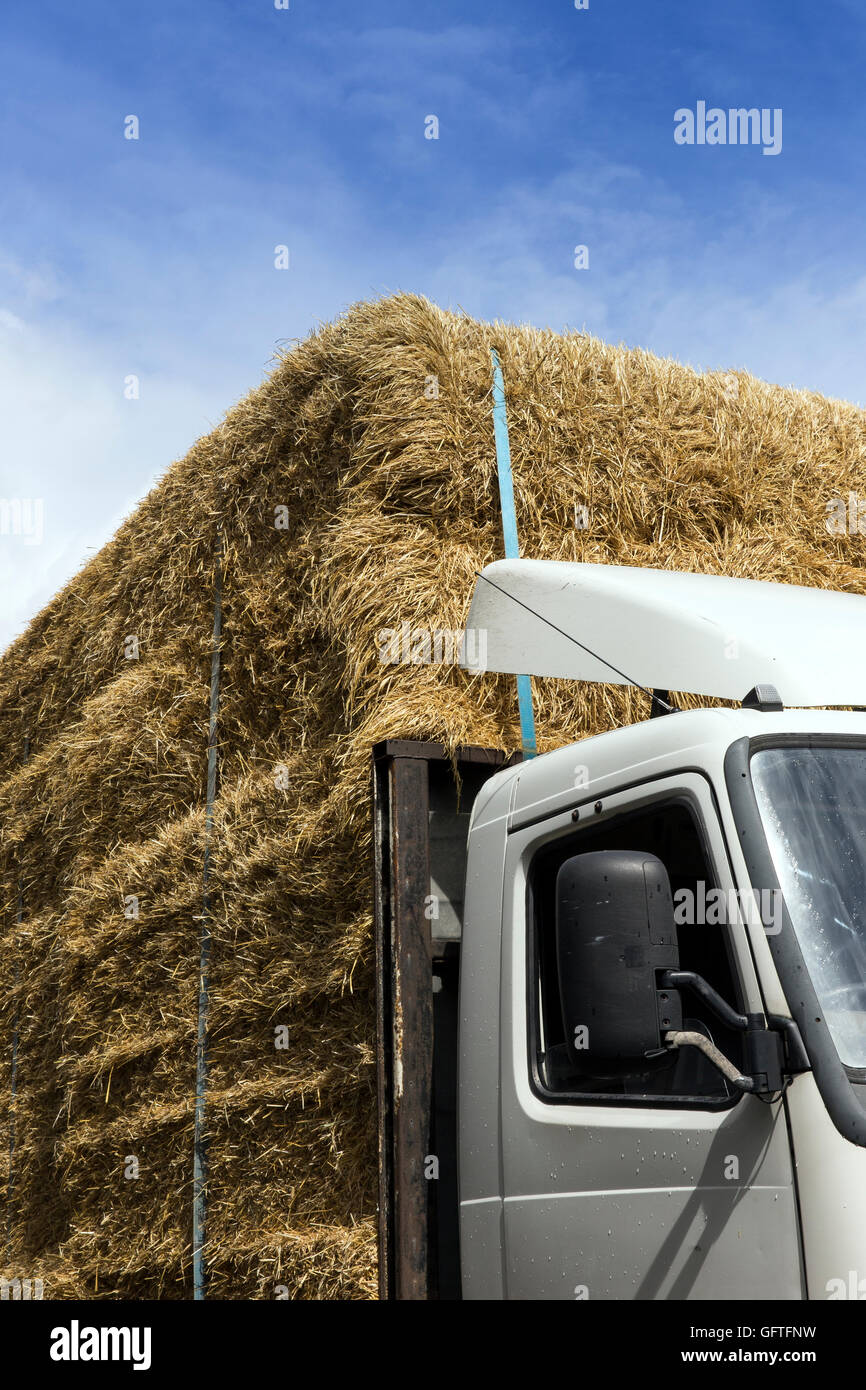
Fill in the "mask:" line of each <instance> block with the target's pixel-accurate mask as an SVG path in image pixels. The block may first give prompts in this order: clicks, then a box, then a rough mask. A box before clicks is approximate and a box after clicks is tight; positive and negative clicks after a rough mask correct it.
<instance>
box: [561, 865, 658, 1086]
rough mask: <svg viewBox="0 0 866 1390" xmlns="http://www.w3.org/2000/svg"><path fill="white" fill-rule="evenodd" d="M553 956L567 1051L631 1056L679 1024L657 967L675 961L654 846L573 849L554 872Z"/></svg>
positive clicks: (575, 1056)
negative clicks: (644, 849) (649, 849)
mask: <svg viewBox="0 0 866 1390" xmlns="http://www.w3.org/2000/svg"><path fill="white" fill-rule="evenodd" d="M556 955H557V964H558V970H559V996H560V1003H561V1005H562V1018H563V1023H564V1026H565V1041H566V1046H567V1049H568V1056H569V1060H570V1061H571V1062H572V1064H574V1065H576V1066H579V1065H580V1062H581V1060H582V1057H585V1055H586V1053H587V1052H590V1053H591V1054H592V1055H593V1056H594V1057H606V1058H615V1059H636V1058H640V1057H644V1056H645V1055H646V1054H647V1053H648V1052H652V1051H654V1050H656V1049H658V1048H662V1047H664V1036H665V1034H666V1033H667V1032H668V1031H669V1030H672V1029H673V1030H675V1029H679V1028H681V1027H682V1007H681V1004H680V999H679V994H678V992H677V991H676V990H665V989H662V990H660V989H659V988H658V984H657V972H658V971H660V970H678V969H679V948H678V945H677V937H676V927H675V925H674V907H673V897H672V894H671V885H670V879H669V877H668V872H667V869H666V868H665V866H664V864H663V863H662V862H661V860H660V859H657V858H656V856H655V855H653V854H641V853H638V852H635V851H632V850H596V851H593V852H592V853H589V854H578V855H575V856H574V857H573V858H572V859H567V860H566V861H565V863H564V864H562V865H561V866H560V869H559V872H558V873H557V876H556Z"/></svg>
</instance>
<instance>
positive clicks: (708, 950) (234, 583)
mask: <svg viewBox="0 0 866 1390" xmlns="http://www.w3.org/2000/svg"><path fill="white" fill-rule="evenodd" d="M864 493H866V415H864V412H863V411H861V410H860V409H858V408H857V407H855V406H853V405H848V404H845V403H843V402H839V401H832V400H827V399H825V398H823V397H821V396H817V395H814V394H811V393H808V392H802V391H794V390H788V389H783V388H780V387H775V386H769V385H767V384H765V383H763V382H761V381H758V380H756V379H755V378H754V377H751V376H749V375H748V374H747V373H745V372H736V373H726V374H721V373H713V372H709V373H700V372H696V371H693V370H691V369H690V368H688V367H685V366H683V365H681V364H679V363H677V362H673V361H669V360H664V359H661V358H657V357H654V356H653V355H652V354H650V353H647V352H643V351H638V350H631V349H625V348H617V347H610V346H608V345H606V344H604V343H601V342H599V341H598V340H597V339H594V338H592V337H590V336H588V335H585V334H582V333H566V334H561V335H560V334H556V333H552V332H550V331H547V330H537V329H533V328H530V327H516V326H513V325H507V324H501V323H498V324H493V323H483V322H479V321H476V320H474V319H472V318H470V317H468V316H466V315H462V314H452V313H448V312H445V311H443V310H441V309H439V308H437V307H436V306H435V305H433V304H431V303H429V302H428V301H426V300H424V299H421V298H418V297H415V296H411V295H398V296H395V297H392V298H388V299H384V300H382V301H379V302H376V303H368V304H359V305H356V306H355V307H353V308H352V309H350V310H349V311H347V313H346V314H345V315H344V316H343V317H341V318H340V319H339V320H338V321H337V322H335V323H332V324H328V325H326V326H324V327H322V328H321V329H320V330H319V331H317V332H316V333H315V334H313V335H312V336H311V337H310V338H309V339H307V340H306V341H304V342H301V343H299V344H298V345H297V346H296V347H294V348H292V350H291V351H287V352H286V353H284V354H283V355H282V356H281V357H280V359H279V360H278V362H277V363H276V365H275V367H274V370H273V372H272V373H271V375H270V376H269V377H268V378H267V379H266V380H265V381H264V382H263V384H262V385H260V386H259V387H257V388H256V389H255V390H254V391H253V392H251V394H250V395H249V396H248V397H247V398H246V399H245V400H242V401H241V402H240V403H239V404H238V405H237V406H236V407H235V408H234V409H232V410H231V411H230V412H229V413H228V414H227V416H226V418H225V419H224V420H223V421H222V422H221V423H220V424H219V425H218V426H217V427H216V428H215V429H214V430H212V431H211V433H210V434H208V435H207V436H206V437H204V438H203V439H201V440H199V441H198V443H197V444H196V445H195V446H194V447H193V448H192V449H191V450H190V452H189V453H188V454H187V456H186V457H184V458H182V459H180V460H178V461H177V462H176V463H174V464H173V465H172V466H171V468H170V469H169V470H168V472H167V473H166V475H165V476H164V477H163V478H162V479H161V480H160V481H159V482H158V484H157V485H156V486H155V487H154V489H153V490H152V491H151V492H150V493H149V494H148V496H147V497H145V498H144V500H143V501H142V502H141V504H140V505H139V506H138V507H137V508H136V510H135V511H134V512H133V514H132V515H131V516H130V517H129V518H128V519H127V520H126V521H125V522H124V523H123V525H122V526H121V528H120V529H119V531H118V533H117V535H116V536H115V537H114V538H113V539H112V540H111V541H109V543H108V544H107V545H106V546H104V547H103V549H102V550H101V551H100V552H99V553H98V554H97V555H95V556H94V557H93V558H91V559H90V560H89V561H88V562H87V563H86V564H85V565H84V566H83V567H82V569H81V571H80V572H79V573H78V574H76V575H75V576H74V577H73V578H72V579H71V580H70V582H69V583H68V584H67V585H66V586H65V588H64V589H63V590H62V591H61V592H60V593H58V595H57V596H56V597H55V598H54V599H53V600H52V601H51V603H49V604H48V606H47V607H46V608H45V609H44V610H43V611H42V612H41V613H39V614H38V615H37V616H36V617H35V618H34V620H33V621H32V623H31V624H30V626H29V627H28V628H27V630H26V631H25V632H24V633H22V635H21V636H20V637H19V638H18V639H17V640H16V641H15V642H14V643H13V644H12V645H11V646H10V648H9V649H8V650H7V651H6V652H5V653H4V654H3V656H2V659H0V931H2V943H0V1122H2V1126H3V1133H2V1136H0V1185H2V1187H3V1189H4V1192H5V1200H6V1206H5V1224H4V1227H3V1248H2V1254H0V1278H3V1279H4V1280H6V1281H7V1283H8V1285H9V1286H10V1287H19V1286H20V1287H21V1288H22V1289H24V1288H29V1289H31V1290H32V1289H33V1288H37V1287H38V1288H39V1289H40V1290H43V1291H44V1297H45V1298H51V1299H85V1300H91V1299H105V1300H115V1299H194V1298H197V1299H204V1298H208V1299H214V1300H216V1299H236V1300H246V1299H322V1298H337V1299H346V1298H351V1299H370V1298H376V1297H378V1296H384V1297H399V1298H437V1297H438V1298H457V1297H463V1298H466V1299H473V1298H478V1297H495V1298H518V1297H538V1298H545V1299H547V1298H564V1297H567V1298H575V1297H589V1298H590V1299H605V1298H616V1299H620V1298H628V1299H678V1298H695V1299H702V1298H706V1297H716V1296H719V1297H723V1298H727V1297H730V1298H735V1297H750V1298H804V1297H808V1298H812V1299H815V1298H825V1297H833V1296H834V1294H833V1289H834V1288H835V1285H834V1284H833V1280H839V1279H841V1280H847V1279H848V1277H849V1272H850V1270H852V1269H855V1270H856V1269H857V1268H858V1267H860V1266H859V1265H858V1259H860V1257H859V1256H858V1253H857V1251H858V1249H859V1247H858V1246H857V1241H858V1240H860V1239H861V1237H862V1232H863V1228H864V1222H863V1216H862V1213H861V1207H860V1205H859V1203H860V1197H859V1195H858V1194H859V1193H860V1191H861V1189H862V1185H863V1184H862V1182H861V1179H860V1171H861V1162H862V1159H863V1150H862V1143H861V1120H860V1113H861V1112H860V1110H859V1109H858V1106H859V1104H860V1095H861V1091H862V1087H863V1078H864V1077H866V1063H864V1059H863V1058H862V1056H861V1039H862V1036H863V1028H862V1013H861V1009H862V1007H863V1006H862V1002H861V989H862V981H863V978H864V977H863V969H862V966H861V944H860V943H861V939H862V932H863V923H862V921H861V916H860V914H861V912H862V908H861V903H862V902H863V900H864V896H863V892H862V874H863V869H862V861H861V858H860V857H859V856H860V854H861V850H860V844H861V841H862V836H861V835H860V833H859V825H860V821H861V820H862V787H863V777H862V775H861V761H860V760H861V751H860V750H861V746H862V738H861V734H862V731H863V728H864V725H863V715H862V713H858V712H857V710H856V708H854V709H853V710H852V709H848V712H844V711H843V710H839V709H837V708H836V707H838V706H846V707H851V706H853V707H857V706H858V705H861V704H863V703H866V701H864V698H863V693H862V684H863V682H862V679H861V674H862V671H861V666H862V657H861V652H862V649H863V643H862V641H861V640H860V631H861V624H862V618H861V617H860V613H861V609H862V606H863V604H864V601H866V570H864V562H866V537H864V536H863V535H862V534H861V533H860V531H859V529H858V526H857V525H852V524H851V518H852V517H855V518H856V517H859V515H860V500H861V498H862V494H864ZM840 517H842V518H843V520H842V521H840ZM843 522H844V524H843ZM521 557H532V558H531V559H529V558H521ZM743 585H745V586H746V587H745V588H744V587H743ZM752 585H756V586H757V587H751V586H752ZM473 593H474V595H475V596H474V598H473V597H472V596H473ZM470 603H471V608H470ZM769 687H773V690H770V689H769ZM818 706H821V707H823V706H826V707H827V708H817V707H818ZM653 715H654V716H655V717H652V716H653ZM371 764H372V774H371ZM597 808H598V809H597ZM588 943H590V944H591V943H594V944H595V946H597V948H598V949H594V947H593V949H594V954H592V951H591V952H590V956H591V958H590V959H587V956H586V950H587V949H589V947H588ZM770 1250H772V1251H773V1252H774V1260H773V1262H772V1269H771V1263H770V1260H769V1256H768V1251H770ZM860 1264H862V1259H860ZM16 1280H17V1281H18V1285H16V1284H15V1281H16ZM28 1281H29V1282H28Z"/></svg>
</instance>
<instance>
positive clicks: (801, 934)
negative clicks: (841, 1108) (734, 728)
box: [751, 746, 866, 1068]
mask: <svg viewBox="0 0 866 1390" xmlns="http://www.w3.org/2000/svg"><path fill="white" fill-rule="evenodd" d="M751 768H752V784H753V786H754V789H755V795H756V797H757V800H758V807H759V809H760V813H761V819H762V821H763V824H764V830H765V833H766V836H767V843H768V845H769V849H770V853H771V855H772V858H773V863H774V865H775V869H776V874H777V876H778V879H779V886H780V887H781V889H782V893H783V894H784V897H785V902H786V903H787V907H788V912H789V914H790V917H791V921H792V923H793V925H794V930H795V932H796V934H797V940H798V941H799V944H800V949H801V951H802V953H803V958H804V960H805V962H806V966H807V968H808V970H809V971H810V973H811V976H812V983H813V985H814V987H815V993H816V994H817V996H818V999H819V1001H820V1004H821V1008H822V1010H823V1012H824V1018H825V1021H826V1023H827V1027H828V1028H829V1030H830V1033H831V1036H832V1038H833V1042H834V1043H835V1046H836V1050H837V1052H838V1053H839V1057H840V1059H841V1061H842V1062H843V1063H844V1064H845V1065H846V1066H848V1067H857V1068H866V749H864V748H856V747H853V746H852V747H838V748H832V747H826V746H824V747H821V746H819V747H813V748H795V747H786V748H767V749H762V750H761V751H760V752H757V753H755V754H754V755H753V757H752V762H751Z"/></svg>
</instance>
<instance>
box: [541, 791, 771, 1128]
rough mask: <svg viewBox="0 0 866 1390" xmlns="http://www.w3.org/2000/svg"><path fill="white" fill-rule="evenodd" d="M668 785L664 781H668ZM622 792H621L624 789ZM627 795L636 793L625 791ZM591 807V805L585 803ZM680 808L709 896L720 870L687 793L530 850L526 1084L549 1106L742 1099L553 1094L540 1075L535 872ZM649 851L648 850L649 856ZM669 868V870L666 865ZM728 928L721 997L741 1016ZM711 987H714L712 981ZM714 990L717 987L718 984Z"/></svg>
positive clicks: (614, 814) (734, 1098) (678, 1104)
mask: <svg viewBox="0 0 866 1390" xmlns="http://www.w3.org/2000/svg"><path fill="white" fill-rule="evenodd" d="M666 780H668V779H666ZM623 790H625V789H623ZM629 790H631V791H635V790H640V788H636V787H632V788H629ZM588 806H589V807H591V806H592V802H590V803H588ZM677 806H679V807H683V808H685V810H686V811H687V812H688V814H689V816H690V818H691V822H692V826H693V828H694V831H695V833H696V836H697V840H698V843H699V846H700V851H701V855H702V857H703V861H704V865H705V868H706V870H707V876H706V880H705V881H706V885H707V891H708V892H709V890H710V889H711V888H716V887H719V886H720V884H719V878H720V870H719V864H718V863H717V861H716V857H715V856H714V854H713V851H712V848H711V846H710V842H709V837H708V835H707V830H706V825H705V820H704V815H703V812H702V808H701V806H700V803H699V801H698V799H697V797H696V796H695V795H694V793H693V792H692V791H691V790H689V789H688V788H681V789H674V788H671V787H666V788H664V789H660V790H659V792H658V794H657V796H650V797H649V798H647V799H644V800H641V802H640V804H639V805H637V806H632V807H623V808H621V809H620V808H615V809H613V810H611V812H610V813H609V814H608V815H605V816H604V817H603V818H602V819H600V820H596V819H594V820H593V821H590V822H584V823H583V824H579V825H577V826H575V827H574V828H571V827H566V828H565V829H564V830H563V831H561V833H560V834H558V835H556V836H555V837H553V838H552V839H548V840H546V841H545V842H544V843H543V844H541V845H539V846H537V848H536V849H535V850H534V851H533V853H532V857H531V859H530V862H529V865H528V869H527V874H526V902H525V923H526V988H527V998H526V1021H527V1029H526V1041H527V1053H528V1055H527V1063H528V1068H529V1082H530V1087H531V1090H532V1092H533V1094H534V1095H535V1096H536V1097H537V1098H538V1099H539V1100H542V1101H543V1102H544V1103H545V1104H547V1105H602V1106H619V1107H620V1108H625V1109H634V1108H640V1109H653V1110H658V1109H676V1110H711V1111H722V1110H730V1109H732V1108H733V1107H734V1106H735V1105H737V1104H738V1102H739V1101H740V1100H741V1099H742V1094H741V1093H740V1092H738V1091H735V1090H733V1089H732V1088H731V1090H730V1093H729V1094H727V1095H723V1094H719V1095H716V1096H713V1095H710V1094H703V1095H688V1094H682V1095H670V1094H651V1093H640V1092H639V1093H634V1094H622V1093H620V1092H609V1091H603V1090H598V1091H586V1090H581V1091H574V1090H552V1089H551V1088H550V1087H549V1085H548V1084H547V1082H546V1081H545V1078H544V1076H543V1075H542V1072H541V1063H540V1057H541V1051H540V1048H541V1036H542V1034H541V1028H542V1020H541V1002H540V992H541V990H540V987H541V958H540V953H539V935H540V922H539V915H540V907H539V895H538V893H537V890H536V883H537V878H538V873H539V871H540V869H541V867H543V865H544V864H545V863H549V862H550V861H551V860H558V862H559V863H562V862H563V861H564V860H565V859H567V858H569V857H570V856H571V855H572V854H579V853H581V848H580V846H581V844H586V846H587V848H586V852H587V853H589V852H590V851H591V849H592V848H593V845H592V841H593V839H595V840H597V839H599V838H600V833H601V831H602V829H604V830H610V829H612V828H614V827H615V826H616V825H618V824H624V823H626V822H628V821H635V820H639V819H641V818H643V817H646V816H647V815H649V814H652V813H655V814H658V813H663V812H664V811H666V810H671V809H673V808H675V807H677ZM579 809H581V808H579ZM648 852H652V851H648ZM665 867H666V868H667V867H668V866H667V865H665ZM730 925H731V924H730V923H724V924H720V930H722V931H723V933H724V936H723V942H724V947H725V955H726V964H727V969H728V975H729V980H728V981H726V982H723V983H724V987H725V997H726V998H727V1001H728V1003H730V1004H731V1005H732V1006H733V1008H734V1009H735V1010H737V1011H739V1012H743V1011H744V1009H745V1002H744V999H743V997H742V984H741V981H740V975H739V970H738V969H737V963H736V958H735V953H734V950H733V944H732V941H731V932H730ZM682 968H683V969H688V968H689V966H688V963H685V964H683V966H682ZM710 983H711V984H714V983H715V984H716V985H717V982H714V981H712V980H711V981H710ZM717 987H718V985H717ZM683 1004H684V1009H687V1008H688V999H687V996H686V995H685V994H684V995H683Z"/></svg>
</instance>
